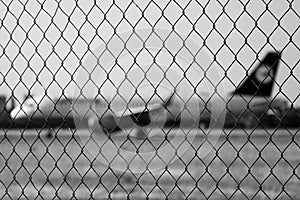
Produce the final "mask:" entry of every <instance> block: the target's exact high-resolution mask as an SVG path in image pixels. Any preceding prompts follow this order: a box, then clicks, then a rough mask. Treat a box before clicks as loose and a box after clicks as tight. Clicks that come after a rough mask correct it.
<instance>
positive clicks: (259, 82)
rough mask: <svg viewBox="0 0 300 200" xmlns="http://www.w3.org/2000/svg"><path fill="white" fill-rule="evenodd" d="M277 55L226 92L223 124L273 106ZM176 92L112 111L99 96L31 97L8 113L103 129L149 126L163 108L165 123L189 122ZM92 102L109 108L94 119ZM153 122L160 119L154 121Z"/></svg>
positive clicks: (247, 123) (25, 122) (22, 122)
mask: <svg viewBox="0 0 300 200" xmlns="http://www.w3.org/2000/svg"><path fill="white" fill-rule="evenodd" d="M280 56H281V53H279V52H269V53H268V54H267V55H266V56H265V57H264V59H263V60H262V61H260V63H259V64H258V66H257V67H256V68H255V69H254V70H253V71H252V73H251V74H250V75H249V76H246V77H245V78H244V80H243V81H242V83H241V84H239V86H238V87H237V88H236V90H235V91H233V92H232V93H230V94H229V95H228V96H227V100H226V109H227V110H226V120H225V126H229V125H235V124H238V123H239V124H240V125H241V126H244V127H252V126H255V124H257V122H258V121H259V120H260V118H261V117H262V116H263V115H264V114H265V113H266V112H267V111H268V110H269V109H272V108H274V109H275V108H276V106H274V102H275V101H271V98H270V97H271V93H272V89H273V86H274V81H275V78H276V74H277V70H278V65H279V61H280ZM175 96H176V90H174V92H173V93H170V94H169V96H167V98H164V99H163V100H162V101H160V102H156V103H152V104H148V105H143V106H137V107H131V108H127V107H126V108H121V109H120V110H119V111H118V112H115V113H112V112H111V110H109V106H108V104H107V103H103V102H102V100H101V99H90V100H86V99H82V100H80V99H79V100H76V101H77V102H76V104H72V101H74V100H72V99H66V98H62V99H55V100H51V99H50V98H47V97H31V98H28V99H27V100H26V101H25V102H24V103H23V104H21V105H19V106H17V107H15V108H14V109H13V110H12V111H11V113H10V114H11V118H12V119H13V121H14V124H15V125H16V126H21V127H28V128H30V127H31V128H32V127H34V128H53V127H68V128H75V124H74V121H83V123H84V126H87V127H95V126H97V125H98V126H99V125H100V126H101V128H102V129H103V130H104V131H105V133H111V132H114V131H116V130H120V129H124V128H131V127H144V126H148V125H149V124H150V123H151V122H152V121H151V117H150V115H152V114H153V113H162V112H164V111H165V110H167V118H166V120H165V121H164V123H166V122H170V121H171V122H172V123H173V122H177V123H179V122H181V123H183V122H184V123H183V124H189V122H190V121H194V120H195V118H194V117H193V116H186V115H184V116H183V115H182V114H181V113H180V110H179V109H178V104H176V99H175ZM204 99H207V102H201V103H200V104H201V105H199V106H200V107H201V108H204V107H206V108H207V109H206V110H205V112H203V113H202V114H201V117H200V119H199V124H204V125H205V126H208V125H209V123H210V120H211V116H210V109H211V108H212V106H213V105H212V101H211V99H210V98H204ZM192 101H194V102H198V101H197V99H196V98H194V99H192ZM92 104H93V105H94V106H96V107H98V108H99V107H103V108H102V109H107V108H108V111H107V112H106V113H105V115H103V116H98V119H97V118H95V115H94V114H92V112H91V109H92V106H91V105H92ZM74 105H77V108H76V109H75V110H76V111H77V114H78V117H77V119H74V116H75V117H76V115H74V113H73V114H72V110H74V108H73V107H72V106H74ZM78 105H79V108H78ZM276 105H277V104H276ZM272 106H273V107H272ZM277 106H278V105H277ZM78 109H79V110H78ZM189 109H194V108H189ZM276 109H277V108H276ZM199 115H200V113H199ZM155 123H160V122H159V121H155ZM142 135H143V134H142Z"/></svg>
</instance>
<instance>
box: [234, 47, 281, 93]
mask: <svg viewBox="0 0 300 200" xmlns="http://www.w3.org/2000/svg"><path fill="white" fill-rule="evenodd" d="M280 57H281V52H269V53H268V54H267V55H266V56H265V57H264V58H263V60H261V61H260V63H259V64H258V65H257V67H256V68H255V69H254V70H253V71H252V73H251V74H250V75H249V76H247V77H246V78H245V79H244V81H243V82H242V83H241V84H239V86H238V87H237V88H236V90H235V91H234V92H233V93H232V94H233V95H237V94H239V95H253V96H266V97H268V96H270V95H271V93H272V89H273V86H274V81H275V78H276V74H277V69H278V65H279V61H280Z"/></svg>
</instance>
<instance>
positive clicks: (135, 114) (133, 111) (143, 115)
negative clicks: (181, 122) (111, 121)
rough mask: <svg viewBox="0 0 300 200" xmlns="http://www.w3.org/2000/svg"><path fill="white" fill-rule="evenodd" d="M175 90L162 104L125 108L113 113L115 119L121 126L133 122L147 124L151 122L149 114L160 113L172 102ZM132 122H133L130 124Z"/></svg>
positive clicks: (141, 124)
mask: <svg viewBox="0 0 300 200" xmlns="http://www.w3.org/2000/svg"><path fill="white" fill-rule="evenodd" d="M174 95H175V91H174V92H173V93H172V94H171V95H170V96H169V97H168V98H167V99H166V101H164V103H162V104H158V103H156V104H151V105H145V106H139V107H134V108H127V109H125V110H122V111H119V112H117V113H115V120H116V122H118V124H119V125H120V126H121V127H128V126H129V127H130V126H132V125H134V124H136V125H139V126H147V125H149V124H150V123H151V118H150V114H152V115H154V114H155V113H160V112H162V110H164V109H167V107H168V106H169V105H171V104H172V100H173V97H174ZM132 122H133V123H134V124H132Z"/></svg>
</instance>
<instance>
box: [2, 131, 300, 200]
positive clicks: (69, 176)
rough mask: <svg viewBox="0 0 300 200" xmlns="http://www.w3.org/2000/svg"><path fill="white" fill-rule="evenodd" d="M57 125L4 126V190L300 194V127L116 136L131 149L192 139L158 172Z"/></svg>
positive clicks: (36, 193) (99, 195) (153, 195)
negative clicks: (96, 149)
mask: <svg viewBox="0 0 300 200" xmlns="http://www.w3.org/2000/svg"><path fill="white" fill-rule="evenodd" d="M56 131H57V132H56ZM56 131H54V132H56V133H55V134H54V135H53V136H52V137H49V135H48V134H47V131H45V130H42V131H41V130H24V132H23V133H22V134H20V133H21V132H20V131H19V130H8V131H2V132H1V133H0V149H1V151H0V152H1V153H0V180H1V182H0V196H1V197H3V198H4V199H6V198H7V199H9V198H12V199H16V198H19V197H20V198H21V199H23V198H24V199H26V198H28V199H34V198H37V199H42V198H44V199H52V198H55V197H59V198H61V199H71V198H72V197H76V198H77V199H87V198H90V197H93V198H95V199H108V198H111V199H124V198H126V197H127V196H128V195H129V196H130V198H133V199H145V198H150V199H165V198H166V197H168V198H169V199H185V198H189V199H208V198H209V199H228V198H231V199H269V198H270V199H275V198H276V199H300V191H299V188H300V167H299V165H300V137H299V136H300V134H299V133H298V132H299V131H298V130H290V131H287V130H262V129H260V130H254V131H253V130H246V131H243V130H240V129H236V130H233V131H231V130H213V131H211V132H209V134H211V135H209V134H204V133H202V132H201V131H200V132H199V131H196V130H192V131H187V132H188V133H189V134H190V135H189V137H186V136H185V135H184V134H177V135H176V133H178V131H179V132H184V131H185V130H172V131H169V132H168V131H165V132H164V131H161V130H153V131H154V132H157V134H156V135H152V140H151V139H149V141H148V143H147V144H146V143H142V142H141V140H134V139H128V138H130V137H128V135H126V134H122V133H118V134H116V135H114V136H112V137H111V139H110V140H113V141H114V142H115V144H116V145H122V146H121V147H122V148H123V149H126V150H128V151H131V152H132V151H133V150H136V148H138V147H139V148H138V149H139V150H140V151H139V153H143V152H155V151H153V149H155V148H157V149H159V148H162V147H163V145H166V144H168V143H172V140H171V139H170V138H173V139H174V138H176V137H179V138H181V139H183V140H184V141H187V140H188V139H192V140H188V141H189V144H190V147H189V148H188V149H187V150H186V152H185V153H184V154H180V152H177V154H174V155H175V156H174V157H172V158H173V159H172V160H171V159H170V160H171V161H172V162H171V164H169V165H167V166H164V165H163V164H162V166H164V167H163V168H161V169H159V170H153V171H152V170H151V166H157V165H155V164H153V163H152V161H151V162H149V163H148V165H147V164H145V166H148V167H149V169H148V171H146V172H142V173H133V172H132V170H131V169H136V166H132V167H133V168H131V166H130V165H128V167H126V165H124V162H125V161H128V162H127V163H130V161H129V160H126V159H125V161H124V159H122V158H119V157H113V159H111V160H110V162H109V165H107V163H103V162H101V160H100V161H99V159H97V157H95V156H94V155H93V153H91V152H88V150H87V149H86V148H85V147H86V145H87V144H89V143H83V140H82V138H94V135H91V134H90V133H89V132H88V131H86V130H61V131H58V130H56ZM166 132H167V133H168V134H167V137H166V135H165V133H166ZM96 134H97V133H96ZM101 137H103V138H106V139H107V137H106V136H105V137H104V136H101ZM101 137H100V136H99V138H98V136H96V137H95V141H96V142H99V140H100V139H101ZM166 138H168V139H167V140H166ZM128 141H130V142H128ZM163 141H165V143H162V142H163ZM166 141H167V142H166ZM204 141H210V142H215V143H214V145H211V148H210V146H201V145H203V144H204V143H203V142H204ZM100 142H101V141H100ZM103 144H106V143H103ZM143 145H144V146H146V147H144V146H143ZM151 148H153V149H151ZM178 148H179V150H180V149H181V148H182V146H178ZM207 148H208V149H209V151H207V152H206V154H205V155H204V154H201V152H202V153H203V150H207ZM102 150H103V151H105V149H102ZM106 150H107V149H106ZM112 152H113V151H112ZM158 154H159V153H158ZM156 155H157V154H156ZM179 155H180V156H179ZM98 156H99V154H98ZM98 158H99V157H98ZM108 159H109V158H108ZM156 159H157V158H156ZM162 160H163V159H162ZM170 160H169V161H170ZM153 161H155V159H153ZM156 161H157V160H156ZM163 161H164V160H163ZM133 163H134V162H133ZM161 163H163V162H161ZM161 163H160V164H161ZM125 164H126V162H125ZM119 165H123V166H122V167H123V168H121V169H122V170H121V171H120V170H117V169H115V168H114V167H115V166H119ZM124 166H125V167H124ZM145 166H143V165H141V166H139V167H145ZM124 169H125V170H124Z"/></svg>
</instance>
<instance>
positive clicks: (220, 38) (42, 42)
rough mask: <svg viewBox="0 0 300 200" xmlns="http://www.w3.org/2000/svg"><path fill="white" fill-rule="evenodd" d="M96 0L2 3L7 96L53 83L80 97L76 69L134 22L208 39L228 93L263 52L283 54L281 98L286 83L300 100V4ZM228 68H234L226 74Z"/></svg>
mask: <svg viewBox="0 0 300 200" xmlns="http://www.w3.org/2000/svg"><path fill="white" fill-rule="evenodd" d="M94 2H95V1H89V0H88V1H84V0H80V1H77V3H75V2H73V1H71V0H62V1H61V2H60V3H57V2H56V1H55V0H47V1H46V2H45V3H42V1H40V2H39V1H33V0H29V1H22V0H20V1H8V0H6V1H5V0H4V1H1V2H0V20H1V27H0V82H1V85H0V88H1V94H6V95H10V94H11V90H14V94H15V95H16V96H17V97H19V98H21V97H22V96H23V95H24V94H25V93H27V91H28V89H30V91H31V92H32V93H33V94H37V95H39V94H43V93H44V89H43V88H46V89H47V93H48V94H49V95H50V96H51V97H58V96H60V95H61V94H62V91H64V93H65V94H66V95H67V96H72V94H73V91H74V81H73V79H76V78H74V77H75V76H72V74H75V75H78V72H79V71H80V66H82V65H84V63H87V62H88V61H87V59H89V56H91V52H95V51H96V50H97V49H99V48H100V49H101V48H102V47H105V44H106V43H107V42H108V41H109V40H110V38H111V37H113V36H114V35H115V34H118V35H123V36H124V35H126V33H128V32H131V31H132V30H133V27H135V29H149V28H151V27H155V28H157V29H164V30H167V31H171V30H172V26H174V27H175V31H176V32H178V33H179V34H180V36H181V37H183V38H184V39H187V40H188V41H193V42H192V43H194V44H196V46H198V47H199V48H201V47H202V46H203V44H205V47H206V48H207V49H209V50H207V51H206V52H207V58H208V59H211V58H212V56H213V55H216V58H217V61H218V63H215V68H216V69H217V71H218V72H220V73H221V75H220V77H219V78H220V80H221V79H222V84H223V86H224V88H225V89H226V90H227V91H230V90H233V89H234V85H237V84H238V83H239V82H240V81H241V80H242V79H243V77H244V76H245V74H246V71H245V70H248V69H250V70H251V68H252V67H254V66H255V65H256V64H257V62H258V60H257V57H256V55H258V57H259V58H260V59H262V58H263V57H264V55H265V54H266V53H267V52H268V51H270V50H274V49H277V50H279V51H282V60H283V62H281V63H280V68H279V73H278V77H277V80H276V82H277V84H276V85H275V88H274V95H273V96H276V94H277V93H278V92H279V87H280V88H281V89H280V90H281V93H279V96H280V97H285V96H286V97H288V98H289V99H290V100H291V101H295V102H296V104H297V105H298V106H299V105H300V100H297V95H298V94H299V93H300V83H299V82H298V79H299V80H300V64H299V63H300V51H299V48H300V30H299V24H300V16H299V14H297V13H300V1H296V0H295V1H292V2H291V3H289V1H286V0H276V1H270V3H268V2H269V1H266V0H265V1H263V0H251V1H246V0H241V1H238V0H230V1H228V2H227V1H225V0H220V1H219V2H220V3H221V4H223V5H224V6H222V5H220V4H219V3H218V1H215V0H213V1H209V3H208V1H206V0H200V1H198V3H197V2H196V1H188V0H179V1H176V3H175V2H173V1H172V2H171V3H168V2H167V1H153V2H151V3H150V1H147V0H137V1H133V2H132V1H128V0H116V1H115V2H116V4H115V5H112V1H96V3H97V5H96V6H95V5H94ZM266 3H268V6H266ZM41 4H43V6H41ZM203 7H205V9H203ZM223 8H225V9H223ZM244 9H246V10H244ZM162 10H163V12H162ZM183 11H184V12H183ZM183 13H184V15H183ZM245 38H247V40H246V39H245ZM267 38H269V39H268V40H267ZM224 41H225V42H224ZM174 43H176V40H174ZM107 48H110V47H107ZM166 59H167V56H166ZM161 60H164V59H162V58H161ZM161 62H165V61H161ZM158 64H159V63H158ZM166 65H167V62H166ZM164 67H166V66H164ZM164 67H162V68H163V69H167V68H164ZM124 68H126V67H125V66H124ZM216 69H214V70H216ZM291 69H292V70H291ZM214 70H212V71H211V78H213V77H214V76H213V74H216V72H215V71H214ZM224 70H228V71H227V77H226V78H224V79H223V76H224V74H225V73H224ZM81 72H82V71H80V73H81ZM80 73H79V74H80ZM138 73H139V72H138V69H137V68H134V70H132V71H131V74H134V76H133V77H135V78H136V77H138V76H142V75H143V74H140V75H137V74H138ZM157 73H158V72H157ZM116 74H118V73H116ZM291 74H292V76H291ZM115 76H116V75H114V77H115ZM153 77H155V75H154V76H153ZM195 79H197V77H196V78H195ZM191 80H192V81H193V78H191ZM117 82H118V81H117ZM110 92H111V91H110ZM283 94H284V95H283ZM286 97H285V98H286Z"/></svg>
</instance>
